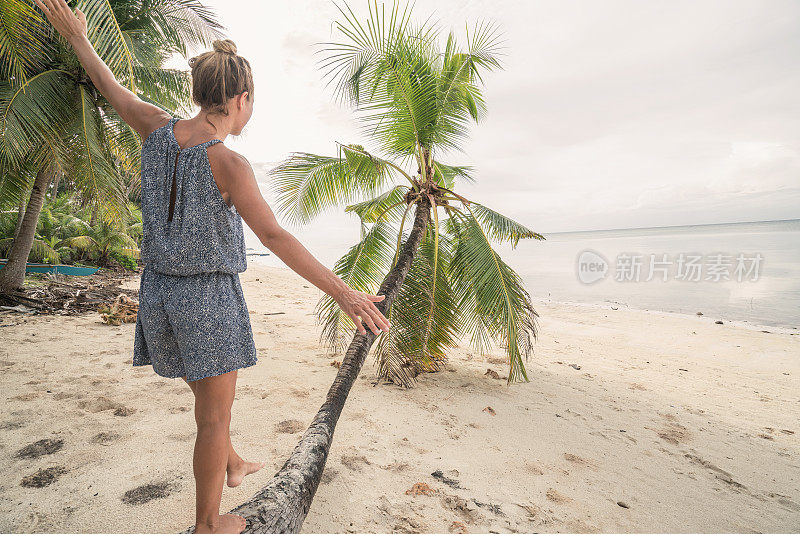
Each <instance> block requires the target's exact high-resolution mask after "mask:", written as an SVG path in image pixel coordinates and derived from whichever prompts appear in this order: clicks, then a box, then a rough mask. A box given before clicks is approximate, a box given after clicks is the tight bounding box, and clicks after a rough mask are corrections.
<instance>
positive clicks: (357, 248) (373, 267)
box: [315, 220, 394, 354]
mask: <svg viewBox="0 0 800 534" xmlns="http://www.w3.org/2000/svg"><path fill="white" fill-rule="evenodd" d="M393 255H394V232H393V230H392V226H391V224H390V223H388V222H386V221H385V220H384V221H380V222H377V223H375V224H374V225H372V227H371V228H370V229H369V231H368V232H366V235H365V236H364V237H363V238H362V239H361V241H360V242H359V243H357V244H356V245H354V246H353V247H352V248H350V250H349V251H348V252H347V254H345V255H344V256H342V257H341V258H340V259H339V260H338V261H337V262H336V264H335V265H334V267H333V272H334V273H336V275H337V276H339V277H340V278H341V279H342V280H343V281H344V282H345V283H346V284H347V285H348V286H350V287H352V288H353V289H357V290H359V291H365V292H372V291H376V290H377V288H378V287H379V286H380V284H381V281H382V280H383V277H384V276H385V275H386V273H387V272H388V271H389V264H390V262H391V260H392V256H393ZM315 313H316V314H317V317H318V319H319V321H320V323H321V324H322V334H321V335H320V341H322V342H324V343H325V345H326V347H328V350H332V351H333V352H334V353H337V354H338V353H340V352H343V351H344V350H345V348H346V346H345V343H346V341H347V340H346V336H347V335H348V334H350V335H352V333H353V332H354V331H355V324H353V321H352V320H351V319H350V317H349V316H348V315H347V314H345V313H344V312H343V311H342V309H341V308H340V307H339V305H338V304H337V303H336V301H335V300H333V298H332V297H331V296H330V295H327V294H326V295H323V296H322V298H321V299H320V300H319V302H318V303H317V306H316V309H315Z"/></svg>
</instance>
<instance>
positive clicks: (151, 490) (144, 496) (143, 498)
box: [122, 481, 177, 505]
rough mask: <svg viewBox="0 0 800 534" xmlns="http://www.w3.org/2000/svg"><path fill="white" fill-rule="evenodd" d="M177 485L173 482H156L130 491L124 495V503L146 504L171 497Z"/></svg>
mask: <svg viewBox="0 0 800 534" xmlns="http://www.w3.org/2000/svg"><path fill="white" fill-rule="evenodd" d="M176 487H177V486H176V485H175V484H173V483H172V482H167V481H163V482H156V483H155V484H144V485H143V486H139V487H138V488H133V489H129V490H128V491H126V492H125V494H124V495H122V502H124V503H125V504H134V505H135V504H144V503H147V502H150V501H152V500H154V499H163V498H165V497H167V496H169V494H170V493H172V491H173V490H175V489H176Z"/></svg>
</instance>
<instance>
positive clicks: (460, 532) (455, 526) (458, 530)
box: [447, 521, 469, 534]
mask: <svg viewBox="0 0 800 534" xmlns="http://www.w3.org/2000/svg"><path fill="white" fill-rule="evenodd" d="M447 532H449V533H450V534H469V532H468V531H467V526H466V525H465V524H464V523H462V522H461V521H453V522H452V523H450V526H449V527H447Z"/></svg>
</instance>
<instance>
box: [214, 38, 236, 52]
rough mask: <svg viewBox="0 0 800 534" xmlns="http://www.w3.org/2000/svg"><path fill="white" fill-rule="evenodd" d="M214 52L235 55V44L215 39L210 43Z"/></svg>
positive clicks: (228, 40) (226, 40)
mask: <svg viewBox="0 0 800 534" xmlns="http://www.w3.org/2000/svg"><path fill="white" fill-rule="evenodd" d="M212 46H213V47H214V51H215V52H222V53H223V54H232V55H236V43H234V42H233V41H231V40H230V39H217V40H216V41H214V42H213V43H212Z"/></svg>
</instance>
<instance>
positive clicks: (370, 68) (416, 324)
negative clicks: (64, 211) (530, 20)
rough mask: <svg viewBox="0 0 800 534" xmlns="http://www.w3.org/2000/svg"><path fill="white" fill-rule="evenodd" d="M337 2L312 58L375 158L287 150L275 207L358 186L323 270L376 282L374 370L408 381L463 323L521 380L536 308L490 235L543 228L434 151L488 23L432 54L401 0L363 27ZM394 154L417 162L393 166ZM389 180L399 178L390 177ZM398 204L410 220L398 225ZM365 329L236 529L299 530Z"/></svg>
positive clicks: (331, 315) (301, 217) (284, 208)
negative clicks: (351, 229) (334, 32)
mask: <svg viewBox="0 0 800 534" xmlns="http://www.w3.org/2000/svg"><path fill="white" fill-rule="evenodd" d="M337 7H338V5H337ZM339 10H340V11H341V13H342V15H343V17H344V20H343V21H341V22H337V23H336V27H337V28H338V29H339V30H340V31H341V32H342V33H344V34H345V36H347V38H348V39H349V42H347V43H326V44H328V45H329V46H328V47H327V48H326V49H325V50H326V51H327V52H328V56H327V59H326V60H324V61H325V63H324V68H327V69H328V73H329V74H330V75H331V76H333V79H336V80H337V81H338V84H337V86H336V87H337V95H338V96H340V97H342V98H344V99H345V100H346V101H348V102H350V103H352V104H353V105H354V106H355V107H356V110H357V111H359V112H361V119H362V120H363V121H364V124H365V126H366V133H367V134H368V136H369V137H370V138H371V139H372V140H374V142H375V144H376V148H377V151H379V152H380V153H381V154H382V156H383V157H379V156H377V155H376V154H375V153H373V152H368V151H367V150H366V149H365V148H364V147H363V146H360V145H355V144H340V145H339V154H338V155H337V156H336V157H329V156H319V155H315V154H310V153H306V152H299V153H295V154H293V155H292V156H290V157H289V158H288V159H286V160H285V161H283V162H282V163H281V164H280V165H279V166H278V167H276V168H275V169H274V171H273V172H272V176H273V178H274V182H273V186H274V188H275V190H276V192H277V194H278V197H279V199H278V210H279V211H280V212H282V213H283V214H284V215H285V216H287V217H289V218H290V219H294V220H295V221H300V222H305V221H308V220H310V219H312V218H313V217H314V216H315V215H317V214H318V213H320V212H321V211H323V210H324V209H326V208H328V207H331V206H336V205H341V204H342V203H349V202H352V201H353V200H355V199H357V197H359V196H365V197H367V200H363V201H361V202H358V203H355V204H351V205H349V206H348V207H347V209H348V210H349V211H353V212H354V213H356V214H358V215H359V217H360V219H361V221H362V224H363V226H364V232H363V234H362V238H361V241H360V242H359V243H358V244H357V245H355V246H354V247H353V248H352V249H351V250H350V251H349V252H348V253H347V254H346V255H345V256H344V257H342V258H341V259H340V260H339V261H338V262H337V263H336V266H335V270H336V272H337V274H338V275H339V276H341V277H342V278H343V279H344V280H345V281H346V282H347V283H348V284H349V285H350V286H351V287H355V288H358V289H360V290H362V291H367V290H370V291H371V290H372V288H373V287H374V286H375V285H377V284H378V283H379V284H380V288H379V289H378V291H377V293H376V294H378V295H381V294H383V295H385V296H386V297H385V298H384V300H382V301H381V302H377V303H376V304H375V305H376V306H377V307H378V309H379V310H380V311H381V312H382V313H384V315H387V317H388V318H389V321H390V323H391V324H392V329H391V330H390V332H388V333H382V334H380V339H379V342H378V347H377V348H378V351H377V352H378V357H379V362H380V366H381V367H380V368H381V372H382V373H384V374H385V375H386V376H388V377H390V378H391V379H393V380H394V381H396V382H398V383H401V384H405V385H407V382H408V380H409V379H413V376H414V373H415V372H416V371H418V370H420V369H424V370H428V369H434V368H436V367H437V366H438V365H440V363H441V361H442V360H443V358H444V350H445V348H446V347H448V346H450V345H451V344H453V342H454V340H455V339H456V337H457V336H459V335H462V334H465V333H468V334H471V336H472V337H471V339H472V342H473V343H474V344H475V346H476V347H478V348H479V350H483V349H485V348H486V347H487V346H488V342H489V341H490V340H492V339H494V340H499V341H500V342H501V344H502V345H503V346H504V348H505V349H506V353H507V354H508V357H509V364H510V369H511V370H510V372H509V378H508V380H509V382H511V381H512V380H514V379H519V378H520V377H522V378H523V379H525V380H527V376H526V373H525V368H524V365H523V362H522V358H523V357H527V356H528V355H529V353H530V351H531V344H532V340H531V338H535V336H536V317H537V314H536V312H535V311H534V309H533V307H532V306H531V303H530V298H529V295H528V294H527V292H526V291H525V289H524V288H523V287H522V283H521V281H520V279H519V277H518V276H517V275H516V273H515V272H514V271H513V270H512V269H511V268H510V267H509V266H508V265H507V264H506V263H505V262H503V260H502V259H501V258H500V256H499V255H498V254H497V252H496V251H495V250H494V249H493V248H492V245H491V243H492V241H509V242H511V244H512V246H516V244H517V242H518V241H519V240H520V239H525V238H535V239H543V237H542V236H541V235H539V234H537V233H535V232H533V231H531V230H529V229H527V228H525V227H524V226H522V225H521V224H519V223H517V222H514V221H512V220H510V219H509V218H507V217H505V216H503V215H501V214H499V213H497V212H495V211H493V210H491V209H489V208H487V207H486V206H484V205H482V204H479V203H477V202H474V201H472V200H469V199H467V198H464V197H463V196H462V195H460V194H458V193H456V192H455V191H454V189H455V187H456V180H459V179H467V180H470V179H472V176H471V173H470V169H467V168H465V167H458V166H453V165H447V164H444V163H442V162H441V161H439V155H440V154H441V153H443V152H444V151H445V150H447V149H454V148H457V147H458V142H459V141H461V140H463V139H464V138H465V137H466V135H467V126H468V124H469V123H470V122H471V121H477V120H479V119H480V117H481V116H482V114H483V113H484V112H485V103H484V101H483V99H482V96H481V91H480V89H479V87H478V82H480V81H481V78H480V73H481V72H482V71H489V70H492V69H493V68H497V67H499V66H500V63H499V61H498V59H497V49H498V45H499V43H498V41H497V30H496V28H495V27H494V26H492V25H490V24H484V23H479V24H477V25H476V26H475V29H474V31H473V32H471V33H469V35H468V37H467V49H466V50H464V51H462V50H460V49H459V48H458V46H457V44H456V40H455V37H454V36H453V34H452V33H450V34H449V35H448V36H447V39H446V45H445V48H444V51H441V50H440V49H439V47H438V36H439V32H438V31H437V30H436V29H435V28H434V27H432V26H430V25H428V23H427V22H426V23H424V24H422V25H420V26H418V27H412V24H411V20H410V16H411V12H410V9H409V8H408V7H406V9H405V10H404V11H403V12H402V13H401V12H400V11H399V9H398V6H397V4H394V6H393V8H392V10H391V13H390V15H389V22H388V23H386V17H385V15H384V12H383V10H381V11H380V12H379V10H378V7H377V3H374V5H373V6H370V15H369V18H368V20H366V22H365V23H364V24H362V23H360V22H359V21H358V20H357V18H356V16H355V15H354V14H353V12H352V10H351V9H350V8H349V6H347V4H345V7H344V9H343V8H341V7H339ZM407 165H412V166H415V167H416V169H417V173H416V174H414V175H413V176H412V174H411V173H409V172H407V170H404V166H407ZM394 178H397V179H399V180H404V182H403V183H401V184H399V185H394V186H392V187H391V188H389V186H390V185H391V180H392V179H394ZM451 203H457V204H458V205H453V204H451ZM440 208H442V209H444V211H445V214H446V215H444V216H443V217H442V218H440V216H439V209H440ZM412 210H413V211H412ZM410 213H413V223H411V228H410V230H409V231H408V233H404V232H403V227H404V226H405V222H406V219H407V218H408V216H409V214H410ZM395 236H396V238H395ZM384 273H387V274H384ZM381 279H382V281H381ZM318 310H319V311H320V313H321V314H322V317H323V319H324V325H325V326H324V332H323V337H325V339H326V340H327V341H328V342H329V343H332V344H334V345H335V344H336V343H338V340H339V339H341V337H342V333H343V332H346V331H349V330H351V329H352V326H354V325H352V323H350V325H347V323H346V322H345V319H344V316H343V315H342V314H339V313H337V312H336V311H335V310H333V309H332V306H331V305H330V303H329V302H328V301H327V299H323V301H322V302H321V304H320V305H319V307H318ZM375 340H376V336H375V334H374V333H373V332H372V331H371V330H370V329H369V328H366V334H363V335H362V334H358V333H356V334H355V335H354V336H353V338H352V341H351V342H350V345H349V347H348V348H347V351H346V353H345V356H344V358H343V361H342V364H341V366H340V368H339V371H338V373H337V375H336V378H335V379H334V382H333V385H332V386H331V388H330V390H329V391H328V395H327V399H326V401H325V403H324V404H323V405H322V407H321V408H320V410H319V411H318V413H317V415H316V417H315V418H314V420H313V421H312V422H311V425H310V426H309V428H308V429H307V430H306V432H305V433H304V434H303V436H302V438H301V439H300V442H299V443H298V444H297V446H296V447H295V449H294V451H293V452H292V454H291V456H290V457H289V459H288V460H287V461H286V463H284V465H283V467H282V468H281V469H280V471H279V472H278V473H277V474H276V475H275V477H274V478H273V479H272V480H271V481H270V482H269V483H268V484H267V485H266V486H265V487H264V488H262V489H261V491H259V492H258V493H257V494H256V495H254V496H253V497H252V498H251V499H249V500H248V501H247V502H245V503H244V504H242V505H240V506H238V507H236V508H234V509H233V510H231V513H237V514H240V515H243V516H244V517H246V518H247V519H248V525H249V528H248V530H247V531H248V532H253V533H282V534H284V533H296V532H298V531H299V530H300V528H301V526H302V524H303V521H304V520H305V517H306V514H307V513H308V510H309V508H310V506H311V503H312V501H313V498H314V494H315V493H316V490H317V487H318V486H319V482H320V480H321V478H322V472H323V469H324V467H325V461H326V459H327V456H328V452H329V451H330V446H331V443H332V441H333V433H334V429H335V427H336V423H337V421H338V418H339V416H340V415H341V412H342V408H343V407H344V403H345V401H346V400H347V396H348V394H349V392H350V388H351V387H352V385H353V383H354V382H355V379H356V377H357V376H358V373H359V371H360V370H361V367H362V365H363V363H364V359H365V358H366V355H367V353H368V351H369V349H370V347H371V346H372V345H373V343H374V342H375Z"/></svg>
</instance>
